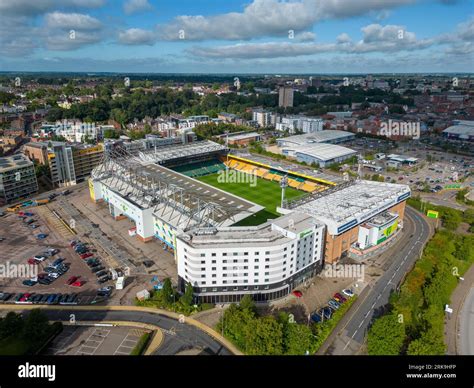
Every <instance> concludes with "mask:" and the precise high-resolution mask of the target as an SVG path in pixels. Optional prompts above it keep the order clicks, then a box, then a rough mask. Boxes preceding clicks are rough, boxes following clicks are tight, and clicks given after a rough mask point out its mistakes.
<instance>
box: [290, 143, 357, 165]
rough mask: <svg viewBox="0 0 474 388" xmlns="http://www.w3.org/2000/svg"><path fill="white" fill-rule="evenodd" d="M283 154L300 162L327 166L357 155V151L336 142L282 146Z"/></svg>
mask: <svg viewBox="0 0 474 388" xmlns="http://www.w3.org/2000/svg"><path fill="white" fill-rule="evenodd" d="M281 151H282V154H283V155H287V156H289V157H293V158H295V159H296V160H297V161H298V162H305V163H307V164H310V165H311V164H317V165H319V166H320V167H327V166H329V165H331V164H333V163H341V162H343V161H345V160H347V159H350V158H352V157H353V156H355V155H357V152H356V151H354V150H352V149H350V148H347V147H342V146H340V145H336V144H325V143H314V144H308V145H305V146H289V147H284V148H282V150H281Z"/></svg>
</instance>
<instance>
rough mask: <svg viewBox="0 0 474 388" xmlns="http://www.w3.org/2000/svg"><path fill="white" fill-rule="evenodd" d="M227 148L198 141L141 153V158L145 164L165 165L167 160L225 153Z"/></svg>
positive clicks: (208, 141)
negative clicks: (211, 153) (210, 153)
mask: <svg viewBox="0 0 474 388" xmlns="http://www.w3.org/2000/svg"><path fill="white" fill-rule="evenodd" d="M226 149H227V148H226V147H225V146H223V145H221V144H218V143H215V142H213V141H210V140H205V141H197V142H193V143H188V144H180V145H170V146H162V147H157V148H156V149H152V150H150V151H143V152H140V158H141V159H142V160H143V161H145V162H152V163H163V162H165V161H167V160H173V159H179V158H186V157H193V156H197V155H201V154H206V153H209V152H216V151H224V150H226Z"/></svg>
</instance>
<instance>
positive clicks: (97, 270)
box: [91, 265, 105, 273]
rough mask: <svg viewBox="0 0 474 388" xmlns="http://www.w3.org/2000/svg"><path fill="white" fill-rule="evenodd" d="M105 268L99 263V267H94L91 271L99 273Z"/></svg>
mask: <svg viewBox="0 0 474 388" xmlns="http://www.w3.org/2000/svg"><path fill="white" fill-rule="evenodd" d="M104 269H105V267H104V266H103V265H99V266H98V267H93V268H92V269H91V271H92V273H97V272H100V271H103V270H104Z"/></svg>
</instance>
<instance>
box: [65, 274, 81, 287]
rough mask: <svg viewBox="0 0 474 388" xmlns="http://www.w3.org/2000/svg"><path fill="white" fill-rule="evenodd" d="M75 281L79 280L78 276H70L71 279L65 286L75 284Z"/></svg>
mask: <svg viewBox="0 0 474 388" xmlns="http://www.w3.org/2000/svg"><path fill="white" fill-rule="evenodd" d="M77 279H79V276H71V277H70V278H69V279H68V280H67V282H66V284H68V285H70V286H71V285H72V284H73V283H75V282H77Z"/></svg>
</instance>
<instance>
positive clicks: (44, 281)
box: [38, 278, 53, 286]
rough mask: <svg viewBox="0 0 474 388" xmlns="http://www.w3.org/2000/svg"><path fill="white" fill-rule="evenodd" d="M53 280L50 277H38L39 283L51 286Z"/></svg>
mask: <svg viewBox="0 0 474 388" xmlns="http://www.w3.org/2000/svg"><path fill="white" fill-rule="evenodd" d="M52 282H53V280H52V279H50V278H42V279H38V283H39V284H42V285H44V286H49V285H50V284H51V283H52Z"/></svg>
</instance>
